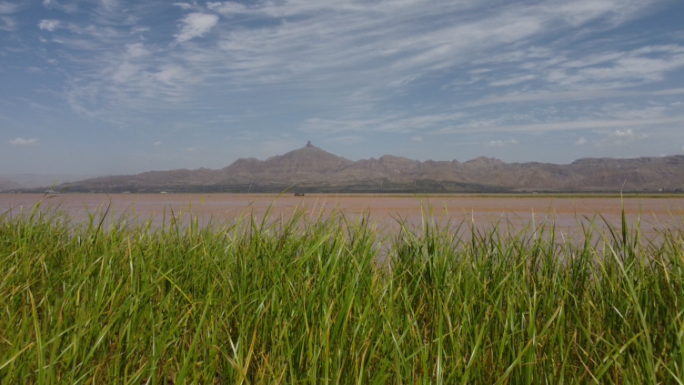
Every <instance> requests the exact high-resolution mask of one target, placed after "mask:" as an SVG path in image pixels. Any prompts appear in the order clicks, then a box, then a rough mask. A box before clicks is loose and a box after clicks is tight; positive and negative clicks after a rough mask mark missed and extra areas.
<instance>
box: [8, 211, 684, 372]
mask: <svg viewBox="0 0 684 385" xmlns="http://www.w3.org/2000/svg"><path fill="white" fill-rule="evenodd" d="M430 219H431V214H430V213H429V211H428V212H426V215H425V218H424V224H423V226H420V227H418V228H411V227H410V226H408V225H407V224H406V223H399V224H398V230H397V231H395V232H393V233H388V232H387V231H385V232H383V231H379V230H378V229H377V228H376V227H375V226H374V224H373V223H371V222H370V221H368V218H367V217H365V218H358V219H353V220H352V219H348V218H346V217H345V216H344V215H343V214H342V213H333V214H331V215H326V216H320V217H317V218H314V219H311V218H309V217H307V216H306V215H304V214H303V213H301V212H298V213H295V214H294V215H292V216H291V217H290V218H289V219H287V220H280V219H278V220H269V219H265V220H263V221H259V222H257V221H256V219H255V218H254V217H250V216H247V217H243V218H240V219H238V220H236V221H233V222H230V223H209V224H208V225H205V226H200V225H199V223H200V222H199V221H198V219H197V218H190V219H187V220H185V221H179V220H177V218H174V217H172V218H171V219H170V220H168V221H167V222H166V223H165V224H164V225H163V226H161V227H153V226H152V224H151V222H149V221H148V222H144V221H137V220H135V218H120V219H118V220H115V221H111V222H110V221H109V220H108V219H105V212H104V211H102V212H98V213H94V214H92V215H91V217H90V221H88V222H87V223H81V224H78V223H72V222H71V221H70V220H69V218H68V216H67V215H66V214H64V213H60V212H59V211H54V210H43V209H41V207H40V206H37V207H35V208H33V209H32V210H31V211H29V212H24V213H22V214H21V215H16V214H15V215H10V214H5V215H4V216H2V217H1V218H0V310H1V311H2V315H1V316H0V382H2V383H24V382H29V383H38V384H46V383H57V382H64V383H74V384H78V383H126V384H128V383H135V384H140V383H145V384H168V383H225V384H249V383H344V384H346V383H358V384H373V383H382V384H385V383H437V384H440V383H447V384H454V383H487V384H490V383H497V384H503V383H515V384H531V383H535V384H536V383H553V384H557V383H594V382H598V383H682V382H683V381H684V341H683V338H684V323H683V322H682V313H684V310H683V309H684V304H683V303H682V302H683V301H684V232H682V230H681V229H676V228H671V229H669V230H663V231H661V232H660V233H659V235H658V240H657V241H652V240H648V239H645V238H644V236H643V235H642V234H641V233H640V231H639V228H638V224H628V223H626V221H624V220H623V222H622V223H621V224H619V225H618V226H609V227H607V228H606V227H602V226H595V225H593V224H592V223H588V224H587V225H586V226H585V227H584V228H583V234H582V236H581V237H576V238H572V239H570V240H566V241H563V240H559V239H558V237H557V234H556V230H555V228H554V227H553V226H552V225H546V224H542V225H533V224H530V225H529V226H527V227H525V228H524V229H522V230H511V228H509V227H506V226H505V224H495V225H492V226H491V228H488V229H485V230H482V229H478V228H475V227H472V228H469V229H468V227H469V225H468V224H467V223H466V224H461V229H460V230H463V229H468V230H469V231H459V228H455V227H440V226H439V225H436V224H434V223H433V222H432V221H431V220H430ZM602 229H605V230H602ZM464 234H465V235H464ZM380 260H384V262H383V263H380V262H379V261H380Z"/></svg>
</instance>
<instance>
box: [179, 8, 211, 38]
mask: <svg viewBox="0 0 684 385" xmlns="http://www.w3.org/2000/svg"><path fill="white" fill-rule="evenodd" d="M182 22H183V27H182V29H181V31H180V33H179V34H178V35H176V41H178V42H179V43H184V42H186V41H188V40H191V39H194V38H196V37H202V36H204V35H205V34H206V33H207V32H209V31H210V30H211V29H212V28H213V27H214V26H215V25H216V23H218V16H216V15H210V14H206V13H199V12H195V13H191V14H189V15H187V16H185V18H184V19H183V20H182Z"/></svg>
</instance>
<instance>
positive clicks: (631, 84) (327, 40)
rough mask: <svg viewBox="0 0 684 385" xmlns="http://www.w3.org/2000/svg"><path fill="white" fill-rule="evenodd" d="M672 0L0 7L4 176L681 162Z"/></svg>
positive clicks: (77, 2) (683, 54)
mask: <svg viewBox="0 0 684 385" xmlns="http://www.w3.org/2000/svg"><path fill="white" fill-rule="evenodd" d="M682 20H684V1H681V0H573V1H567V0H534V1H525V0H520V1H515V0H514V1H511V0H508V1H503V0H315V1H314V0H249V1H244V0H243V1H196V2H176V3H173V2H172V1H158V0H146V1H124V0H14V1H13V0H0V174H18V173H69V174H84V175H85V174H88V175H108V174H122V173H123V174H129V173H138V172H143V171H148V170H169V169H177V168H190V169H194V168H199V167H207V168H213V169H217V168H222V167H225V166H227V165H229V164H230V163H232V162H233V161H234V160H236V159H238V158H242V157H256V158H259V159H266V158H268V157H270V156H273V155H278V154H283V153H285V152H287V151H290V150H294V149H297V148H300V147H303V146H304V145H305V144H306V142H307V141H309V140H310V141H311V142H312V143H313V144H314V145H316V146H318V147H321V148H323V149H324V150H326V151H329V152H332V153H334V154H336V155H340V156H344V157H346V158H348V159H352V160H357V159H368V158H371V157H375V158H378V157H380V156H382V155H385V154H392V155H398V156H405V157H408V158H412V159H419V160H422V161H424V160H428V159H432V160H452V159H457V160H459V161H466V160H469V159H473V158H475V157H478V156H489V157H496V158H499V159H501V160H504V161H507V162H529V161H537V162H552V163H570V162H572V161H573V160H575V159H578V158H584V157H620V158H630V157H640V156H663V155H677V154H684V22H682Z"/></svg>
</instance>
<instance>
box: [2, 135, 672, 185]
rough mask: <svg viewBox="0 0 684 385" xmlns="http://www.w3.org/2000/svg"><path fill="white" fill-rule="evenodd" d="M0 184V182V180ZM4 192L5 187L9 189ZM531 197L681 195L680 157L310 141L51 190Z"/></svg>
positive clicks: (96, 179)
mask: <svg viewBox="0 0 684 385" xmlns="http://www.w3.org/2000/svg"><path fill="white" fill-rule="evenodd" d="M0 182H1V180H0ZM10 188H11V187H10ZM286 189H290V191H299V192H435V193H440V192H522V191H527V192H532V191H557V192H561V191H586V192H591V191H620V190H621V189H624V191H678V192H681V191H682V190H684V156H681V155H677V156H666V157H659V158H636V159H611V158H592V159H579V160H577V161H575V162H573V163H571V164H568V165H558V164H551V163H536V162H530V163H504V162H502V161H500V160H498V159H494V158H486V157H480V158H476V159H473V160H470V161H467V162H458V161H457V160H453V161H432V160H428V161H425V162H420V161H417V160H411V159H407V158H403V157H398V156H392V155H385V156H382V157H381V158H379V159H375V158H371V159H362V160H359V161H352V160H349V159H346V158H343V157H339V156H336V155H334V154H331V153H328V152H326V151H324V150H322V149H320V148H318V147H315V146H313V145H312V144H311V143H310V142H309V143H308V144H307V145H306V146H305V147H303V148H300V149H298V150H294V151H291V152H288V153H286V154H284V155H279V156H274V157H271V158H269V159H267V160H265V161H261V160H258V159H255V158H247V159H238V160H237V161H235V162H234V163H233V164H231V165H229V166H227V167H225V168H222V169H219V170H210V169H205V168H200V169H197V170H173V171H150V172H144V173H142V174H138V175H122V176H110V177H101V178H93V179H86V180H82V181H80V182H74V183H66V184H62V185H59V186H57V187H56V188H55V190H58V191H71V192H112V193H117V192H118V193H121V192H132V193H135V192H281V191H284V190H286Z"/></svg>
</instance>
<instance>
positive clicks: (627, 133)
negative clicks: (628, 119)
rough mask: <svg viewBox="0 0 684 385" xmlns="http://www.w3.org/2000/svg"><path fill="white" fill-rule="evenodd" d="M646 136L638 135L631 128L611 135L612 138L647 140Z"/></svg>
mask: <svg viewBox="0 0 684 385" xmlns="http://www.w3.org/2000/svg"><path fill="white" fill-rule="evenodd" d="M647 136H648V135H646V134H637V133H635V132H634V131H632V129H631V128H629V129H627V130H615V131H613V132H612V133H611V134H610V137H612V138H646V137H647Z"/></svg>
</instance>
